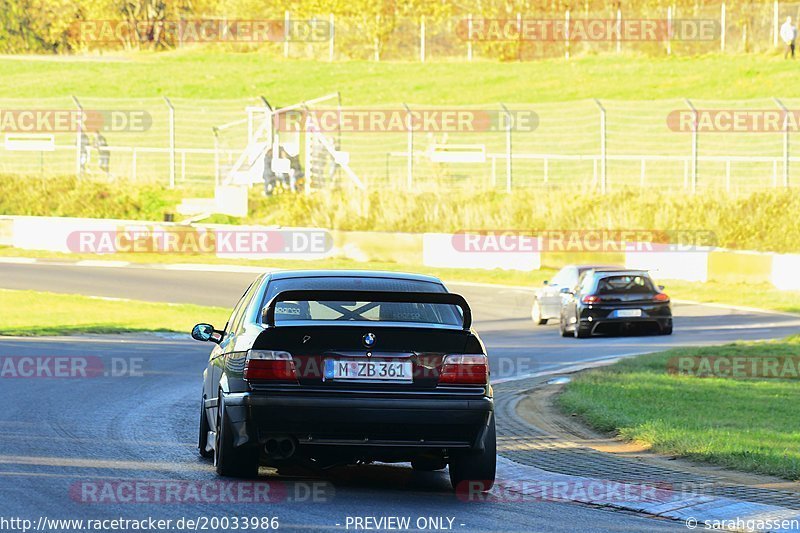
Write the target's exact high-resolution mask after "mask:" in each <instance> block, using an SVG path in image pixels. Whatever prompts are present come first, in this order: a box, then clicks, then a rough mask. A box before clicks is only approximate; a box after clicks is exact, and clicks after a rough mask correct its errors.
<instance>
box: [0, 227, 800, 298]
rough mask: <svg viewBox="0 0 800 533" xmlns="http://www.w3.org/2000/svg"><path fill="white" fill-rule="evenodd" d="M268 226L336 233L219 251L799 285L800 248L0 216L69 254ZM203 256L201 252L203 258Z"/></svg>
mask: <svg viewBox="0 0 800 533" xmlns="http://www.w3.org/2000/svg"><path fill="white" fill-rule="evenodd" d="M254 230H255V231H263V230H286V231H290V230H309V231H317V232H325V233H327V234H329V236H330V240H331V246H330V247H329V249H327V248H326V250H325V251H324V253H301V254H296V253H291V254H281V253H276V252H270V253H267V254H253V253H243V254H232V253H230V252H228V253H224V254H221V253H217V255H218V256H219V257H225V258H228V259H230V258H242V259H284V258H291V259H307V260H318V259H323V258H331V257H339V258H347V259H352V260H355V261H360V262H389V263H392V262H394V263H400V264H407V265H419V266H427V267H437V268H465V269H483V270H491V269H504V270H517V271H523V272H531V271H534V270H539V269H541V268H542V267H543V266H544V267H549V268H557V267H558V266H560V265H563V264H566V263H567V262H571V263H601V264H620V263H624V265H625V266H626V267H628V268H637V269H647V270H651V271H653V273H654V274H655V275H656V277H657V278H659V279H676V280H686V281H693V282H707V281H719V282H733V283H736V282H747V283H770V284H772V285H773V286H774V287H776V288H777V289H780V290H800V276H798V275H797V273H798V272H800V254H775V253H765V252H752V251H732V250H716V249H715V250H706V249H698V250H692V251H674V252H663V251H662V252H658V251H634V252H625V253H607V252H600V253H590V252H579V253H574V254H573V253H569V252H563V251H562V252H549V251H543V252H539V251H536V249H535V248H534V249H532V250H526V251H513V250H512V251H480V252H470V251H464V250H461V249H459V247H458V246H457V244H456V239H454V238H453V234H449V233H424V234H419V233H390V232H367V231H336V230H333V231H326V230H319V229H313V228H312V229H309V228H276V227H265V226H234V225H224V224H192V225H180V224H175V223H166V222H147V221H140V220H113V219H87V218H66V217H28V216H0V246H12V247H14V248H18V249H20V250H44V251H53V252H63V253H69V252H70V251H71V250H70V247H69V244H68V239H69V236H70V234H72V233H73V232H77V231H83V232H114V231H144V232H147V231H149V232H159V231H173V232H175V231H180V232H181V235H182V236H183V237H185V238H187V239H188V238H193V237H195V238H196V237H197V235H199V234H202V233H204V232H209V231H226V232H249V231H254ZM198 262H202V257H199V258H198Z"/></svg>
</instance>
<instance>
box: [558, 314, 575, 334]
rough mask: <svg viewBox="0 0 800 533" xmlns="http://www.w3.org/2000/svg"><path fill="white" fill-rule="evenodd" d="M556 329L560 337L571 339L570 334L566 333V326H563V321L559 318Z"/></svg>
mask: <svg viewBox="0 0 800 533" xmlns="http://www.w3.org/2000/svg"><path fill="white" fill-rule="evenodd" d="M558 329H559V330H560V331H561V336H562V337H572V333H571V332H569V331H567V326H565V325H564V319H563V318H560V319H559V320H558Z"/></svg>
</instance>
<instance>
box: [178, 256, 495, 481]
mask: <svg viewBox="0 0 800 533" xmlns="http://www.w3.org/2000/svg"><path fill="white" fill-rule="evenodd" d="M471 316H472V315H471V311H470V308H469V305H468V304H467V302H466V301H465V300H464V298H463V297H462V296H460V295H457V294H452V293H449V292H448V291H447V289H446V288H445V286H444V285H443V284H442V282H441V281H439V280H438V279H436V278H432V277H427V276H419V275H411V274H398V273H394V272H391V273H388V272H387V273H383V272H367V271H364V272H362V271H285V272H274V273H269V274H264V275H262V276H260V277H259V278H258V279H256V280H255V281H254V282H253V283H252V285H250V287H249V288H248V289H247V290H246V291H245V293H244V295H243V296H242V298H241V300H240V301H239V303H238V304H237V305H236V307H235V308H234V310H233V312H232V314H231V317H230V319H229V320H228V323H227V324H226V325H225V327H224V328H221V329H216V328H214V327H213V326H212V325H210V324H198V325H197V326H195V327H194V329H193V331H192V337H193V338H195V339H197V340H200V341H209V342H213V343H214V347H213V349H212V351H211V354H210V357H209V361H208V367H207V368H206V370H205V372H204V375H203V393H202V401H201V402H200V416H199V420H200V431H199V443H198V444H199V450H200V454H201V455H203V456H204V457H213V458H214V464H215V466H216V469H217V472H218V473H219V474H220V475H223V476H233V477H254V476H255V475H257V472H258V467H259V465H269V466H277V467H280V466H281V465H286V464H291V463H295V464H297V463H301V464H303V463H305V464H307V465H315V466H318V467H321V468H324V467H328V466H333V465H345V464H354V463H368V462H372V461H379V462H410V463H411V465H412V467H413V468H414V469H418V470H440V469H444V468H445V467H448V466H449V473H450V479H451V482H452V484H453V487H459V486H464V485H465V484H466V483H469V489H470V490H475V489H477V490H488V489H489V488H491V486H492V484H493V483H494V477H495V460H496V457H495V453H496V445H495V420H494V408H493V400H492V388H491V386H490V385H489V365H488V360H487V356H486V350H485V348H484V345H483V343H482V342H481V340H480V338H479V337H478V335H477V333H476V332H475V331H473V330H472V328H471V322H472V318H471Z"/></svg>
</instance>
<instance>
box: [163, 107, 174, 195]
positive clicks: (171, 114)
mask: <svg viewBox="0 0 800 533" xmlns="http://www.w3.org/2000/svg"><path fill="white" fill-rule="evenodd" d="M164 101H165V102H166V103H167V107H168V108H169V188H170V189H174V188H175V108H174V107H172V102H170V101H169V98H167V97H166V96H165V97H164Z"/></svg>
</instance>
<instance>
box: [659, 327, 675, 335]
mask: <svg viewBox="0 0 800 533" xmlns="http://www.w3.org/2000/svg"><path fill="white" fill-rule="evenodd" d="M659 333H660V334H661V335H672V324H670V325H669V326H667V327H665V328H664V329H662V330H661V331H660V332H659Z"/></svg>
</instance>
